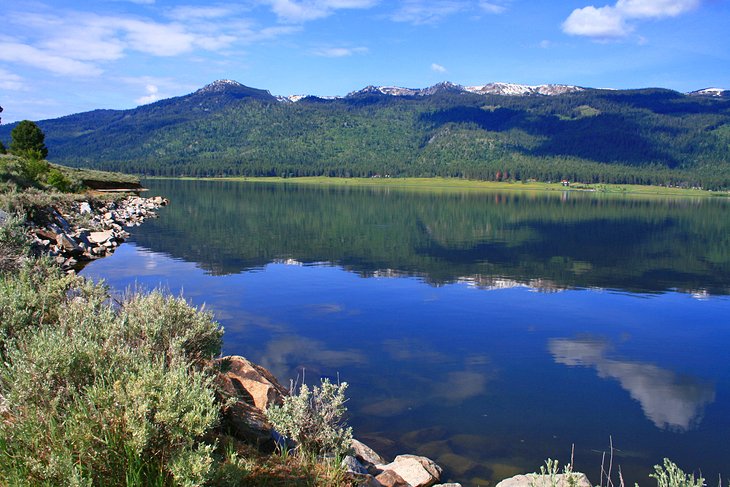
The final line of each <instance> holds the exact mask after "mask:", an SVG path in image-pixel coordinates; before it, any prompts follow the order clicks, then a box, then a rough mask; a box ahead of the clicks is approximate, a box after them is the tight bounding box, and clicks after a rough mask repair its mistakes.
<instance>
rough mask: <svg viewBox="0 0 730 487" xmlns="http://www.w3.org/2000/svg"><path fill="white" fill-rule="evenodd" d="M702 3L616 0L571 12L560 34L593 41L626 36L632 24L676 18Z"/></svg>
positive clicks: (692, 0) (696, 0) (697, 1)
mask: <svg viewBox="0 0 730 487" xmlns="http://www.w3.org/2000/svg"><path fill="white" fill-rule="evenodd" d="M700 1H701V0H617V2H616V4H615V5H606V6H603V7H595V6H593V5H589V6H587V7H583V8H578V9H575V10H573V12H571V14H570V15H569V16H568V18H567V19H566V20H565V22H563V32H565V33H566V34H570V35H579V36H586V37H594V38H603V39H606V38H620V37H625V36H627V35H628V34H629V33H631V32H632V31H633V30H634V26H633V24H631V23H630V22H631V21H638V20H642V19H661V18H664V17H676V16H678V15H681V14H684V13H687V12H690V11H692V10H694V9H695V8H697V7H698V6H699V5H700Z"/></svg>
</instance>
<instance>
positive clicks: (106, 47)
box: [0, 0, 371, 77]
mask: <svg viewBox="0 0 730 487" xmlns="http://www.w3.org/2000/svg"><path fill="white" fill-rule="evenodd" d="M368 1H371V0H368ZM361 3H362V2H361ZM346 4H347V2H344V3H342V2H339V3H338V2H337V1H336V0H330V1H329V3H328V5H330V6H331V7H332V8H334V7H339V6H340V5H346ZM241 11H243V10H242V9H240V8H237V7H177V8H174V9H171V10H167V11H166V12H165V15H167V17H168V18H169V19H172V20H170V21H164V20H163V21H157V20H152V19H150V18H146V17H139V16H134V17H133V16H128V15H97V14H92V13H86V12H75V11H66V12H64V13H55V12H54V13H50V12H42V13H25V12H17V11H16V12H9V13H8V14H7V15H6V18H5V20H6V23H7V24H10V25H12V26H14V27H19V30H18V32H19V33H22V34H16V37H9V36H7V35H5V36H0V45H1V46H2V47H0V60H1V61H6V62H10V63H15V64H22V65H26V66H33V67H35V68H38V69H43V70H46V71H50V72H52V73H54V74H58V75H66V76H75V77H88V76H98V75H100V74H101V73H102V72H103V67H104V65H105V64H108V63H110V62H113V61H118V60H120V59H122V58H124V57H126V56H128V55H130V54H131V53H134V52H138V53H143V54H147V55H151V56H159V57H171V56H179V55H183V54H189V53H193V52H195V51H198V50H202V51H209V52H219V53H220V52H223V53H226V52H227V51H226V50H228V49H229V48H230V47H231V46H233V45H234V44H236V43H240V44H247V43H248V44H250V43H253V42H261V41H263V40H268V39H272V38H275V37H279V36H282V35H286V34H290V33H292V32H295V31H297V30H299V29H300V28H299V26H274V27H268V28H257V27H256V26H254V25H253V24H252V22H251V21H249V20H248V19H246V18H245V17H242V16H240V12H241ZM21 38H22V41H21V40H20V39H21Z"/></svg>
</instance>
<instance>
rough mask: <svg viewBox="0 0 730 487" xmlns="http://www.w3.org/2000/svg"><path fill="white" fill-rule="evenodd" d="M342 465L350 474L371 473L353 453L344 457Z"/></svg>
mask: <svg viewBox="0 0 730 487" xmlns="http://www.w3.org/2000/svg"><path fill="white" fill-rule="evenodd" d="M341 465H342V467H344V469H345V471H346V472H347V473H348V474H349V475H355V476H358V475H368V474H369V472H368V470H367V469H366V468H365V467H364V466H363V465H362V463H360V462H359V461H358V460H357V458H355V457H353V456H352V455H347V456H346V457H345V458H343V459H342V463H341Z"/></svg>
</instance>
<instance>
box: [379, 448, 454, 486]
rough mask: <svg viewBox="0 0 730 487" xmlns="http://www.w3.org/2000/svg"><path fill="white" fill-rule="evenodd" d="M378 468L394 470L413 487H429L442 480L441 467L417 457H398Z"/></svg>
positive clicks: (426, 459) (424, 458)
mask: <svg viewBox="0 0 730 487" xmlns="http://www.w3.org/2000/svg"><path fill="white" fill-rule="evenodd" d="M377 467H378V468H379V469H381V470H383V471H387V470H392V471H393V472H395V473H397V474H398V475H400V476H401V477H402V478H403V480H405V481H406V482H407V483H408V484H409V485H411V486H412V487H429V486H431V485H434V484H435V483H436V482H438V481H439V479H440V478H441V467H439V466H438V465H436V464H435V463H434V462H433V461H431V460H430V459H428V458H426V457H419V456H416V455H398V456H397V457H395V460H393V462H391V463H389V464H387V465H377ZM376 479H377V477H376Z"/></svg>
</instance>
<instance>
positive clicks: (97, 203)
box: [29, 196, 169, 272]
mask: <svg viewBox="0 0 730 487" xmlns="http://www.w3.org/2000/svg"><path fill="white" fill-rule="evenodd" d="M168 203H169V202H168V200H167V199H165V198H163V197H161V196H155V197H152V198H142V197H140V196H128V197H126V198H124V199H121V200H115V201H103V200H96V199H91V200H87V201H78V202H74V203H72V204H71V206H70V207H69V208H67V209H63V210H58V209H56V208H50V209H49V210H48V211H47V212H46V213H45V214H44V215H43V217H42V218H38V219H37V220H36V221H32V222H31V223H30V225H29V233H30V236H31V238H32V239H33V247H34V248H35V249H37V250H38V251H39V252H41V253H44V254H46V255H49V256H51V257H52V258H53V259H55V261H56V263H58V264H59V265H60V266H61V268H62V269H63V270H65V271H67V272H72V271H75V270H78V269H79V268H80V267H82V266H83V265H84V264H85V263H87V262H89V261H92V260H95V259H99V258H101V257H106V256H107V255H110V254H111V253H113V252H114V251H115V250H116V249H117V247H118V246H119V245H120V244H121V243H122V242H124V241H125V240H126V239H127V238H128V237H129V233H128V232H126V231H125V230H124V228H125V227H131V226H137V225H141V224H142V222H144V221H145V220H146V219H148V218H155V217H156V216H157V214H156V212H155V211H156V210H157V209H159V208H160V207H162V206H165V205H167V204H168Z"/></svg>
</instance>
